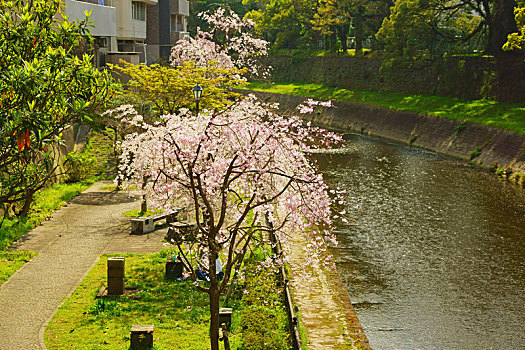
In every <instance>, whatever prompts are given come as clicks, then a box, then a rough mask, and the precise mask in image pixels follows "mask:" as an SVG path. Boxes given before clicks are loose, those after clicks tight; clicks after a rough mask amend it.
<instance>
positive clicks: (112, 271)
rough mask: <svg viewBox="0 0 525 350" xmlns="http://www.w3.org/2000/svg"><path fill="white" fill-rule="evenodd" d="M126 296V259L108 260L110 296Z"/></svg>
mask: <svg viewBox="0 0 525 350" xmlns="http://www.w3.org/2000/svg"><path fill="white" fill-rule="evenodd" d="M122 294H124V258H121V257H117V258H109V259H108V295H122Z"/></svg>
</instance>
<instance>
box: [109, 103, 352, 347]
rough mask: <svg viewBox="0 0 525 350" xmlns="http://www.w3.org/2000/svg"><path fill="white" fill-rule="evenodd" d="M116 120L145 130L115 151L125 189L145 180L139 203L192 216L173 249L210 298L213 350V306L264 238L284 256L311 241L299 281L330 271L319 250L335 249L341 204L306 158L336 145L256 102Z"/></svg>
mask: <svg viewBox="0 0 525 350" xmlns="http://www.w3.org/2000/svg"><path fill="white" fill-rule="evenodd" d="M117 114H118V115H119V117H121V118H123V119H124V120H126V121H127V122H128V123H130V124H131V125H133V126H135V127H140V128H142V132H141V133H134V134H130V135H128V136H127V137H126V139H125V140H124V141H123V143H122V150H123V155H122V159H121V162H120V164H121V172H122V174H128V175H127V176H126V177H122V179H121V180H122V181H123V182H124V185H128V186H135V188H141V187H142V183H143V179H144V178H147V179H148V182H147V184H146V186H144V188H143V189H142V190H141V194H143V195H145V196H147V197H148V200H149V202H150V203H151V204H152V205H153V206H156V207H157V208H161V209H162V208H165V209H167V208H170V207H173V206H176V207H179V206H185V207H187V208H190V209H191V213H192V215H191V216H192V217H193V218H194V219H195V224H196V230H195V232H194V233H193V234H191V237H186V238H187V239H188V238H190V239H189V242H186V243H185V244H184V243H183V241H184V240H183V238H184V237H182V235H183V232H179V235H178V236H177V239H175V241H176V244H177V247H178V253H179V256H180V257H181V260H182V262H183V264H184V266H185V269H186V270H187V271H189V273H190V276H191V278H192V279H193V281H194V284H195V286H196V288H198V289H199V290H201V291H203V292H206V293H208V295H209V300H210V330H211V332H210V337H211V348H212V349H219V347H218V341H219V339H218V336H219V332H218V329H219V297H220V296H221V295H223V294H224V293H225V292H226V291H227V289H228V286H229V285H230V284H231V283H233V279H234V276H235V271H234V270H235V269H236V268H238V267H239V266H240V263H241V262H242V260H243V258H244V256H245V254H246V253H247V251H248V250H249V249H251V248H253V247H255V246H262V247H264V246H267V245H268V244H271V241H270V240H269V238H268V234H269V231H270V230H271V231H272V232H273V233H274V234H275V235H276V236H277V237H278V238H279V240H280V242H281V245H282V246H283V249H284V250H285V251H286V250H287V249H288V248H287V247H289V246H290V238H291V237H297V236H300V237H302V239H304V240H305V241H307V242H308V244H307V247H306V253H307V256H308V259H307V261H305V262H304V265H303V266H301V268H300V270H298V271H297V272H296V273H300V272H301V271H303V272H305V273H306V272H307V271H308V266H309V267H316V268H323V267H325V266H327V265H332V260H331V259H330V258H329V254H327V252H326V241H330V242H332V243H333V244H335V243H336V242H335V236H334V235H333V234H332V233H331V230H330V228H331V225H332V219H331V207H332V205H333V204H334V201H340V198H335V199H334V197H333V196H332V197H331V196H329V193H328V192H329V189H328V187H327V185H326V184H325V183H324V182H323V178H322V176H321V175H319V174H318V173H317V172H316V168H315V166H314V165H313V164H312V162H311V161H310V160H309V158H308V152H309V150H310V149H312V148H316V147H318V146H319V145H323V146H326V145H333V144H339V143H341V142H342V140H341V138H340V137H339V136H337V135H335V134H333V133H330V132H327V131H324V130H322V129H319V128H314V127H311V126H309V125H308V124H305V123H303V122H302V121H301V120H300V119H299V118H297V117H290V118H285V117H281V116H278V115H277V114H275V113H273V112H272V110H271V106H269V105H265V104H263V103H261V102H258V101H257V100H256V99H255V97H253V96H250V97H248V98H245V99H242V100H239V101H238V102H237V103H235V104H234V105H232V106H230V107H229V108H227V109H225V110H220V111H204V113H201V114H199V115H192V114H191V113H190V112H189V111H188V110H184V109H183V110H181V111H180V113H179V114H170V115H164V116H162V117H161V121H160V122H158V123H156V124H148V123H144V122H143V118H142V117H141V116H140V115H138V113H137V112H135V111H134V110H133V109H132V107H131V106H127V107H125V108H121V109H120V110H119V111H118V113H117ZM130 174H131V176H130ZM267 220H269V221H270V222H271V223H272V229H270V227H269V226H268V225H267V222H266V221H267ZM186 234H188V235H189V234H190V233H188V232H186ZM191 242H193V243H191ZM217 254H221V255H222V257H223V259H224V260H223V261H224V263H223V264H224V266H223V267H224V279H223V280H222V281H219V280H218V278H217V275H216V274H215V273H213V272H215V271H216V260H215V257H216V256H217ZM269 254H270V253H269ZM202 256H204V257H205V259H206V260H207V261H208V262H209V270H208V271H211V272H212V273H209V284H208V283H204V284H199V283H198V282H197V275H196V266H197V264H198V263H199V259H200V258H201V257H202ZM284 259H285V261H286V256H285V257H284ZM281 263H282V262H281Z"/></svg>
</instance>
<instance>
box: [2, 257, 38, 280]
mask: <svg viewBox="0 0 525 350" xmlns="http://www.w3.org/2000/svg"><path fill="white" fill-rule="evenodd" d="M35 255H36V253H33V252H21V251H20V252H19V251H12V252H6V251H4V252H0V286H1V285H2V284H3V283H4V282H5V281H7V280H8V279H9V277H11V275H12V274H14V273H15V272H16V271H17V270H18V269H19V268H21V267H22V266H23V265H24V264H25V263H26V262H28V261H29V260H31V258H32V257H33V256H35Z"/></svg>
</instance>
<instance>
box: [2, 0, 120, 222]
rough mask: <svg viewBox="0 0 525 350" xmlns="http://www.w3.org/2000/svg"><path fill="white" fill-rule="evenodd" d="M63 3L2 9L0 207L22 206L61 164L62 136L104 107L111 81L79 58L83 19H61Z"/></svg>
mask: <svg viewBox="0 0 525 350" xmlns="http://www.w3.org/2000/svg"><path fill="white" fill-rule="evenodd" d="M61 4H62V2H61V1H60V0H11V1H2V2H0V203H2V204H4V205H5V204H10V203H15V202H19V201H25V205H24V209H23V210H22V214H26V213H27V211H28V209H29V205H30V203H31V201H32V196H33V194H34V192H35V191H37V190H38V189H40V188H42V187H43V186H44V185H45V184H46V183H47V181H48V180H49V179H50V178H51V176H52V175H53V172H54V171H55V170H56V169H57V167H58V165H59V164H57V161H56V159H55V158H56V154H55V153H56V151H57V147H58V146H59V144H60V142H61V141H60V135H61V133H62V131H63V130H64V129H65V128H67V127H68V126H69V125H70V124H72V123H73V122H74V121H79V122H80V121H83V120H86V119H88V118H89V113H91V112H92V111H93V110H94V109H95V108H96V107H98V106H99V105H100V104H104V103H105V98H106V96H107V94H108V91H109V86H110V83H109V82H110V77H109V74H108V73H106V72H103V71H98V70H97V69H95V68H94V67H93V65H92V57H91V56H88V55H87V54H86V55H83V56H81V57H79V56H76V55H75V54H74V53H75V49H76V48H77V47H78V46H79V44H80V43H81V41H84V42H86V43H87V44H88V46H89V43H90V42H91V41H92V39H91V36H90V34H89V31H88V21H87V19H86V20H84V21H81V22H76V23H72V22H68V21H64V20H61V19H59V17H60V16H57V13H58V14H60V12H61V8H60V6H61Z"/></svg>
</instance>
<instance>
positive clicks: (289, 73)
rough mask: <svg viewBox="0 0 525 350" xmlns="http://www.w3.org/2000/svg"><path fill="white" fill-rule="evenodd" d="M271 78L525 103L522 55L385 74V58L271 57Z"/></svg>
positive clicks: (453, 59) (428, 64)
mask: <svg viewBox="0 0 525 350" xmlns="http://www.w3.org/2000/svg"><path fill="white" fill-rule="evenodd" d="M268 64H269V65H271V66H272V68H273V72H272V80H273V81H276V82H280V81H283V82H304V83H318V84H324V85H327V86H331V87H339V88H344V89H351V90H362V91H386V92H397V93H403V94H424V95H437V96H448V97H457V98H460V99H468V100H476V99H480V98H494V99H496V100H499V101H505V102H512V103H523V102H524V100H525V63H524V61H523V58H522V57H520V56H513V55H509V56H505V57H502V58H499V59H495V58H493V57H479V56H478V57H449V58H445V59H439V60H435V61H429V62H423V63H419V64H417V65H413V66H411V67H409V68H408V67H397V68H396V67H394V69H393V70H392V71H391V72H390V73H389V74H385V72H384V71H382V70H381V64H382V61H381V59H380V58H371V57H366V56H365V57H348V56H339V57H338V56H335V57H317V56H314V57H307V56H270V57H269V58H268Z"/></svg>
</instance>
